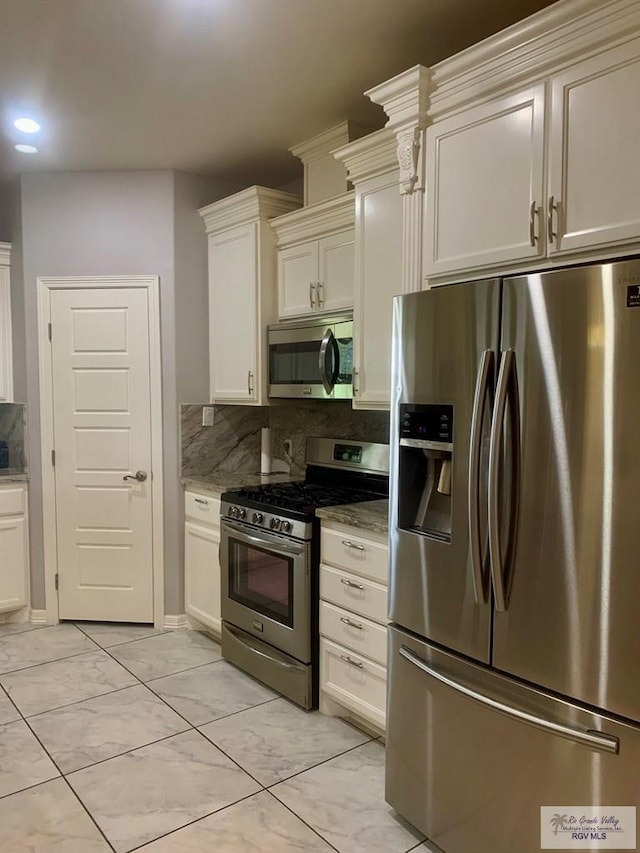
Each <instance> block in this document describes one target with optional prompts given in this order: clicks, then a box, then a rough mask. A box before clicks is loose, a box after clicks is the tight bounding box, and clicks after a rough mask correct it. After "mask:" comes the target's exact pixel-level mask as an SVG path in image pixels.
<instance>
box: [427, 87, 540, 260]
mask: <svg viewBox="0 0 640 853" xmlns="http://www.w3.org/2000/svg"><path fill="white" fill-rule="evenodd" d="M543 121H544V85H543V84H541V85H539V86H535V87H532V88H531V89H528V90H527V91H525V92H519V93H518V94H516V95H512V96H510V97H506V98H500V99H498V100H495V101H491V102H490V103H487V104H482V105H481V106H479V107H474V108H472V109H469V110H465V111H464V112H462V113H460V114H459V115H455V116H452V117H451V118H449V119H445V120H443V121H441V122H438V123H436V124H434V125H432V126H431V127H430V128H428V129H427V133H426V145H427V155H426V156H427V193H426V222H425V272H426V274H427V275H437V274H439V273H446V272H457V271H458V270H460V271H464V270H468V269H473V268H477V267H484V266H489V265H494V264H498V263H504V262H506V261H515V260H521V259H524V258H534V257H538V256H541V255H542V254H543V253H544V248H545V247H544V236H543V234H542V233H541V230H540V220H539V217H538V215H536V214H535V213H533V214H532V205H533V208H534V210H537V209H538V208H539V207H540V205H541V204H542V192H543V172H542V168H543V150H544V126H543Z"/></svg>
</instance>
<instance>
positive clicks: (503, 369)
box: [489, 350, 520, 611]
mask: <svg viewBox="0 0 640 853" xmlns="http://www.w3.org/2000/svg"><path fill="white" fill-rule="evenodd" d="M507 404H509V413H510V415H511V476H512V482H511V486H512V488H511V495H510V497H511V512H510V521H509V533H508V535H509V538H508V542H507V552H506V554H505V558H504V560H503V558H502V550H503V549H502V543H501V541H500V540H501V536H500V462H501V459H502V445H503V436H504V420H505V414H506V411H507ZM519 493H520V413H519V408H518V384H517V378H516V354H515V352H514V351H513V350H506V351H504V352H503V353H502V361H501V363H500V372H499V374H498V384H497V386H496V404H495V408H494V410H493V421H492V423H491V440H490V444H489V562H490V564H491V578H492V580H493V592H494V596H495V606H496V610H499V611H504V610H506V609H507V607H508V606H509V589H510V586H511V583H510V581H511V563H512V558H513V551H514V548H515V537H516V530H517V526H518V506H519Z"/></svg>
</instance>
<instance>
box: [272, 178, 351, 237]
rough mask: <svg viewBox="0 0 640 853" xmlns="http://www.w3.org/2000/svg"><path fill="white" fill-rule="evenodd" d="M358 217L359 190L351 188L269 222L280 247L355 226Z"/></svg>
mask: <svg viewBox="0 0 640 853" xmlns="http://www.w3.org/2000/svg"><path fill="white" fill-rule="evenodd" d="M355 217H356V206H355V192H354V191H353V190H350V191H349V192H347V193H343V194H342V195H338V196H335V197H334V198H330V199H327V200H326V201H321V202H319V203H318V204H311V205H308V206H307V207H302V208H300V210H296V211H294V212H293V213H287V214H285V215H284V216H279V217H278V218H277V219H272V220H271V222H270V223H269V224H270V225H271V227H272V228H273V230H274V231H275V234H276V237H277V241H278V243H277V245H278V248H282V247H283V246H291V245H294V244H295V243H304V242H306V241H307V240H318V239H320V237H326V236H327V235H329V234H334V233H337V232H339V231H346V230H347V229H348V228H354V227H355Z"/></svg>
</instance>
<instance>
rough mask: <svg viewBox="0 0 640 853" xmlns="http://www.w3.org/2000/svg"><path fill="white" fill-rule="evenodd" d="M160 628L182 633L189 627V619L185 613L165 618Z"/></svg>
mask: <svg viewBox="0 0 640 853" xmlns="http://www.w3.org/2000/svg"><path fill="white" fill-rule="evenodd" d="M161 627H163V628H165V629H166V630H167V631H183V630H185V629H186V628H190V627H191V626H190V625H189V619H188V618H187V615H186V613H179V614H177V615H175V616H168V615H167V616H165V617H164V624H163V625H162V626H161Z"/></svg>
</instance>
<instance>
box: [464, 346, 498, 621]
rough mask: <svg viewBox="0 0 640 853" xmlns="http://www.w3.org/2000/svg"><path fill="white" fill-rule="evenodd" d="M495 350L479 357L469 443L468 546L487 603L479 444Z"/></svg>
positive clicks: (477, 590)
mask: <svg viewBox="0 0 640 853" xmlns="http://www.w3.org/2000/svg"><path fill="white" fill-rule="evenodd" d="M494 358H495V354H494V353H493V351H492V350H485V351H484V352H483V353H482V358H481V360H480V368H479V370H478V377H477V380H476V390H475V395H474V399H473V416H472V419H471V440H470V446H469V494H468V504H467V506H468V511H469V546H470V552H471V576H472V578H473V593H474V596H475V600H476V604H485V603H486V601H487V591H488V585H489V577H488V575H487V573H485V571H484V566H483V562H482V541H481V532H480V448H481V445H482V424H483V422H484V415H485V407H486V405H487V398H488V394H489V380H490V377H491V376H492V375H493V365H494Z"/></svg>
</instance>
